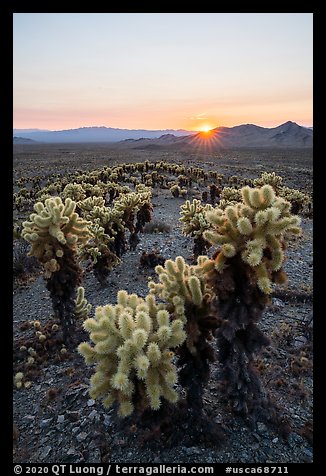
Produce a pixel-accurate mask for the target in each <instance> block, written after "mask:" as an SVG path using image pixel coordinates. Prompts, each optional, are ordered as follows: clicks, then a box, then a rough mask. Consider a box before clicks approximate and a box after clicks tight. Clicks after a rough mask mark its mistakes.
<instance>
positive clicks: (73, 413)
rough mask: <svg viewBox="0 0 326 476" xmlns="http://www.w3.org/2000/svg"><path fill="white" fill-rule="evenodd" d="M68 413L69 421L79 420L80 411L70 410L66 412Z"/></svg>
mask: <svg viewBox="0 0 326 476" xmlns="http://www.w3.org/2000/svg"><path fill="white" fill-rule="evenodd" d="M66 415H67V418H68V420H69V421H73V422H74V421H78V420H79V412H76V411H68V412H67V413H66Z"/></svg>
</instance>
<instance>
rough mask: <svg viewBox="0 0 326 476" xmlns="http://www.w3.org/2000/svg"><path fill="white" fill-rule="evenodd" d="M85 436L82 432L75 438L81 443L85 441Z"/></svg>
mask: <svg viewBox="0 0 326 476" xmlns="http://www.w3.org/2000/svg"><path fill="white" fill-rule="evenodd" d="M87 436H88V435H87V433H85V432H84V431H82V432H81V433H79V434H78V435H77V437H76V438H77V440H78V441H79V442H80V443H81V442H82V441H85V440H86V438H87Z"/></svg>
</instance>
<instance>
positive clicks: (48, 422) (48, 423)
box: [40, 418, 53, 428]
mask: <svg viewBox="0 0 326 476" xmlns="http://www.w3.org/2000/svg"><path fill="white" fill-rule="evenodd" d="M52 420H53V418H46V419H45V420H42V421H41V423H40V427H41V428H46V427H47V426H49V425H50V423H51V421H52Z"/></svg>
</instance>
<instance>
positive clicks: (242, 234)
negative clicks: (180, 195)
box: [204, 185, 300, 294]
mask: <svg viewBox="0 0 326 476" xmlns="http://www.w3.org/2000/svg"><path fill="white" fill-rule="evenodd" d="M241 194H242V203H237V204H236V205H233V206H228V207H226V209H225V210H221V209H219V208H216V209H214V210H213V211H211V212H208V213H207V214H206V219H207V220H208V222H209V223H210V226H211V229H210V230H207V231H205V232H204V238H205V239H206V240H207V241H209V242H210V243H211V244H212V245H214V246H216V247H218V249H219V253H218V255H217V257H216V261H215V267H216V269H217V270H218V271H220V272H221V271H222V270H223V268H224V267H225V265H226V264H227V262H228V259H230V258H233V257H234V256H235V255H237V254H240V255H241V258H242V260H243V261H244V262H245V263H246V264H248V265H249V266H250V267H252V269H253V270H254V271H255V273H256V277H257V285H258V287H259V289H260V290H261V291H262V292H263V293H265V294H270V293H271V292H272V287H271V278H270V274H271V273H272V272H276V271H278V270H280V269H281V267H282V264H283V260H284V252H283V248H284V241H285V235H286V234H289V233H292V234H299V233H300V227H299V225H300V218H299V217H297V216H294V215H291V212H290V207H291V204H290V203H289V202H287V201H285V200H284V199H282V198H278V197H276V196H275V192H274V190H273V188H272V187H271V186H270V185H264V186H263V187H261V188H254V189H252V188H250V187H248V186H247V187H244V188H242V189H241Z"/></svg>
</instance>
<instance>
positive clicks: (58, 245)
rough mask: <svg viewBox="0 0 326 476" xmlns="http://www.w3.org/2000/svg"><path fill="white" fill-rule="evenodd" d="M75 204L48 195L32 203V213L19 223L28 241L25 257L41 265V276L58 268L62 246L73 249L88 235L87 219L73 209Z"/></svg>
mask: <svg viewBox="0 0 326 476" xmlns="http://www.w3.org/2000/svg"><path fill="white" fill-rule="evenodd" d="M75 208H76V203H75V202H74V201H73V200H71V199H70V198H67V199H66V200H65V203H63V202H62V200H61V198H60V197H54V198H48V199H47V200H45V203H44V204H43V203H41V202H38V203H36V204H35V205H34V210H35V212H36V213H32V214H31V215H30V218H29V220H30V221H25V222H23V230H22V237H23V238H24V239H25V240H26V241H28V242H29V243H31V245H32V248H31V250H30V252H29V253H28V254H29V256H35V257H36V258H37V259H38V260H39V261H40V262H41V263H43V265H44V268H45V277H46V278H49V277H50V276H51V274H52V273H54V272H56V271H58V270H59V269H60V264H59V262H58V258H62V257H63V255H64V253H65V251H66V249H67V248H70V249H72V250H74V249H75V248H76V246H77V244H79V243H85V242H86V241H87V240H88V239H89V238H90V231H89V224H90V223H89V222H87V221H85V220H84V219H82V218H80V217H79V216H78V214H77V213H76V212H75Z"/></svg>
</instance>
